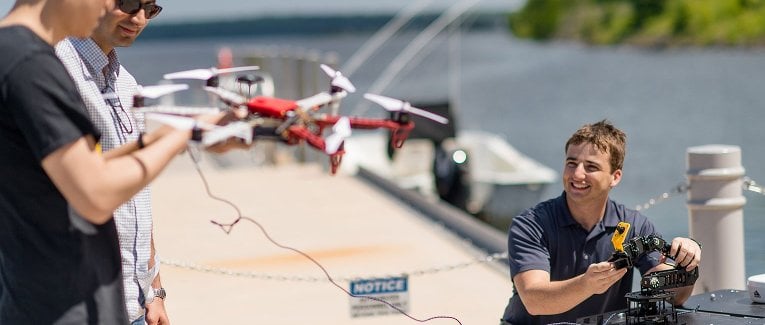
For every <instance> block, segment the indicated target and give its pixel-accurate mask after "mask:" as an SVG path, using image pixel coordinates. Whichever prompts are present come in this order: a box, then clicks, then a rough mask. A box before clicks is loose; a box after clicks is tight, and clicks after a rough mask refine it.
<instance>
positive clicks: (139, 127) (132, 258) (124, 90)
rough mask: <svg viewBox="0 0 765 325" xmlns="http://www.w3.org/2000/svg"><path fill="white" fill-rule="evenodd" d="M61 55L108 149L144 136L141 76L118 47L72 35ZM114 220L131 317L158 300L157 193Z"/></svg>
mask: <svg viewBox="0 0 765 325" xmlns="http://www.w3.org/2000/svg"><path fill="white" fill-rule="evenodd" d="M56 55H58V57H59V58H60V59H61V61H62V62H63V63H64V66H66V68H67V70H68V71H69V74H70V75H71V76H72V79H74V81H75V83H76V84H77V89H78V90H79V92H80V95H81V96H82V99H83V100H84V102H85V106H86V108H87V110H88V114H89V115H90V118H91V120H92V121H93V124H95V125H96V127H97V128H98V130H100V131H101V133H102V136H101V147H102V148H103V150H104V151H108V150H111V149H114V148H117V147H119V146H121V145H123V144H125V143H127V142H131V141H135V140H136V139H138V134H139V133H140V132H141V131H143V130H144V121H143V116H139V115H142V114H134V113H133V111H132V107H133V94H135V92H136V90H137V83H136V81H135V78H133V76H132V75H131V74H130V73H128V72H127V70H125V68H123V67H122V65H121V64H120V63H119V59H118V58H117V53H116V51H111V52H110V53H109V54H108V55H105V54H104V52H103V51H102V50H101V48H99V47H98V45H96V43H95V42H94V41H93V40H92V39H90V38H88V39H75V38H68V39H65V40H63V41H61V42H60V43H59V44H58V45H57V46H56ZM114 220H115V222H116V224H117V232H118V233H119V243H120V253H121V254H122V277H123V284H124V286H125V303H126V304H127V306H126V307H127V311H128V315H129V317H130V319H131V321H133V320H135V319H137V318H138V317H140V316H142V315H143V314H144V313H145V310H144V306H143V305H142V303H141V302H142V301H143V300H144V297H147V298H148V299H147V300H150V299H151V298H153V296H154V295H153V294H152V291H151V283H152V282H153V281H154V278H155V277H156V275H157V273H159V269H158V264H159V263H155V264H154V268H153V269H152V270H149V259H150V258H151V236H152V215H151V192H150V189H149V187H146V188H144V189H143V190H141V191H140V192H138V194H136V196H134V197H133V198H132V199H130V200H129V201H128V202H126V203H125V204H123V205H122V206H120V207H119V208H117V210H116V211H115V212H114Z"/></svg>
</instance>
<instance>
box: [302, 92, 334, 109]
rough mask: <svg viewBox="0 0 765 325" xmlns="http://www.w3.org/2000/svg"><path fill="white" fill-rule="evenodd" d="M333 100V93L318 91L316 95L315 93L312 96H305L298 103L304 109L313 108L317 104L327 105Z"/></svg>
mask: <svg viewBox="0 0 765 325" xmlns="http://www.w3.org/2000/svg"><path fill="white" fill-rule="evenodd" d="M331 101H332V95H330V94H328V93H324V92H322V93H318V94H316V95H313V96H311V97H306V98H303V99H301V100H299V101H297V102H296V103H297V105H298V106H299V107H300V108H302V109H304V110H307V109H311V108H313V107H316V106H321V105H326V104H328V103H330V102H331Z"/></svg>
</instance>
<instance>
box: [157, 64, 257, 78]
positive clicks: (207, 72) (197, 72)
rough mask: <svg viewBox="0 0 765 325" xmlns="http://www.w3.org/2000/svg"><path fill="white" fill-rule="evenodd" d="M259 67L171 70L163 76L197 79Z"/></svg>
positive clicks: (252, 69)
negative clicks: (171, 71)
mask: <svg viewBox="0 0 765 325" xmlns="http://www.w3.org/2000/svg"><path fill="white" fill-rule="evenodd" d="M258 69H260V67H258V66H255V65H253V66H246V67H234V68H226V69H218V68H209V69H194V70H186V71H180V72H173V73H168V74H166V75H164V76H163V78H165V79H198V80H207V79H210V78H212V77H215V76H217V75H221V74H225V73H232V72H242V71H254V70H258Z"/></svg>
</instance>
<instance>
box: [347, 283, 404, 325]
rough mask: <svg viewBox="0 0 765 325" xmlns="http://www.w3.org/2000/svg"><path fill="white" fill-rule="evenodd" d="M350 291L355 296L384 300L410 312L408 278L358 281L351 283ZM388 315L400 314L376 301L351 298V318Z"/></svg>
mask: <svg viewBox="0 0 765 325" xmlns="http://www.w3.org/2000/svg"><path fill="white" fill-rule="evenodd" d="M350 291H351V293H352V294H353V295H355V296H366V297H373V298H376V299H380V300H384V301H386V302H388V303H389V304H391V305H393V306H396V308H399V309H401V310H403V311H405V312H408V311H409V279H408V278H407V277H392V278H385V279H367V280H356V281H353V282H351V287H350ZM388 314H398V311H396V310H395V309H393V308H391V307H390V306H388V305H386V304H384V303H382V302H380V301H377V300H374V299H369V298H363V297H351V317H366V316H380V315H388Z"/></svg>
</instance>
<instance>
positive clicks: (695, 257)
mask: <svg viewBox="0 0 765 325" xmlns="http://www.w3.org/2000/svg"><path fill="white" fill-rule="evenodd" d="M669 255H670V256H674V257H675V258H674V260H675V264H676V265H679V266H681V267H685V269H686V270H688V271H691V270H693V269H694V268H696V267H698V266H699V263H701V246H699V244H698V243H697V242H696V241H694V240H692V239H690V238H683V237H676V238H674V239H672V248H671V249H670V251H669ZM665 259H666V257H665V256H662V259H661V260H660V262H661V263H660V264H658V265H656V266H655V267H653V268H651V269H650V270H648V272H646V273H645V274H648V273H651V272H657V271H664V270H671V269H674V268H675V267H674V266H672V265H668V264H664V260H665ZM670 291H674V292H675V300H674V304H675V306H681V305H682V304H683V303H685V301H686V300H688V297H690V296H691V294H692V293H693V286H692V285H690V286H685V287H681V288H675V289H670Z"/></svg>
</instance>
